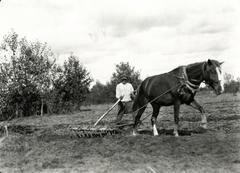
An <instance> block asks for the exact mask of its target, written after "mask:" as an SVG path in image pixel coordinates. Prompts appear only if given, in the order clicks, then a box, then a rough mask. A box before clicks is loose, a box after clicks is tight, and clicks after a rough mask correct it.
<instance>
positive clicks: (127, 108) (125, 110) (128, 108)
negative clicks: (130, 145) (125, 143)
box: [116, 101, 133, 123]
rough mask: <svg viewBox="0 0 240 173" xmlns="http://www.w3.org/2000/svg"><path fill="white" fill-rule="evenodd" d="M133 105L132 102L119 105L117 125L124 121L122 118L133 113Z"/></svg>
mask: <svg viewBox="0 0 240 173" xmlns="http://www.w3.org/2000/svg"><path fill="white" fill-rule="evenodd" d="M132 105H133V102H132V101H130V102H119V103H118V113H117V118H116V123H119V122H121V121H122V117H123V115H124V114H129V113H132Z"/></svg>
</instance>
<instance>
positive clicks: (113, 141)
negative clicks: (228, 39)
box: [0, 93, 240, 173]
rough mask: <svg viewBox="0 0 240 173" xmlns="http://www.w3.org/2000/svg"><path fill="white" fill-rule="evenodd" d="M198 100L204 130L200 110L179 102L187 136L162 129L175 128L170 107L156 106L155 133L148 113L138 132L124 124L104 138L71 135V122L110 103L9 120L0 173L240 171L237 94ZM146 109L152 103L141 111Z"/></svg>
mask: <svg viewBox="0 0 240 173" xmlns="http://www.w3.org/2000/svg"><path fill="white" fill-rule="evenodd" d="M199 94H200V93H199ZM196 100H198V101H199V103H200V104H201V105H202V106H203V107H204V108H205V110H206V115H207V117H208V122H209V123H208V130H207V131H203V130H202V129H201V128H200V126H199V125H200V113H199V112H198V111H197V110H194V109H192V108H190V107H187V106H185V105H183V106H182V107H181V116H180V117H181V118H180V130H181V131H182V132H184V134H191V135H183V136H180V137H174V136H172V135H171V134H168V133H166V132H171V130H172V129H173V109H172V107H164V108H162V109H161V110H160V115H159V117H158V123H157V127H158V130H159V132H160V135H159V136H157V137H156V136H155V137H154V136H152V132H151V127H150V117H148V118H147V119H146V120H144V122H143V124H142V125H141V129H144V130H143V131H142V132H141V133H142V134H141V135H139V136H136V137H133V136H132V135H131V129H129V130H127V128H125V130H124V131H123V133H122V134H118V135H115V136H107V137H104V138H77V137H75V136H72V133H71V132H70V131H69V130H68V127H69V125H80V126H88V125H92V124H94V123H95V122H96V121H97V119H98V118H99V117H100V116H101V115H102V114H103V113H104V112H106V111H107V110H108V109H109V108H110V107H111V105H99V106H91V107H88V108H86V109H83V110H82V111H81V112H78V113H75V114H70V115H52V116H49V115H45V116H43V117H40V116H32V117H28V118H19V119H15V120H12V121H10V122H8V123H9V124H8V127H9V135H8V136H7V137H5V136H4V134H3V133H2V132H3V129H1V133H0V134H1V138H0V172H1V173H14V172H16V173H18V172H23V173H25V172H27V173H28V172H34V173H35V172H49V173H54V172H60V173H65V172H66V173H69V172H72V173H74V172H76V173H79V172H82V173H84V172H85V173H91V172H93V173H95V172H97V173H110V172H111V173H112V172H115V173H126V172H134V173H135V172H136V173H146V172H150V173H163V172H171V173H172V172H189V173H193V172H201V173H202V172H214V173H215V172H223V173H226V172H227V173H228V172H240V95H238V96H233V95H232V94H222V95H220V96H215V95H214V94H208V95H197V98H196ZM149 113H151V107H149V108H148V109H147V110H146V112H145V114H144V115H145V116H146V115H148V114H149ZM144 115H143V117H144ZM115 116H116V110H115V109H114V110H113V111H111V113H110V114H109V115H107V116H106V118H105V119H103V121H102V122H101V123H100V126H101V125H109V124H110V122H111V121H112V120H114V119H115ZM124 118H125V119H130V118H131V116H130V115H126V116H125V117H124ZM2 125H3V123H2Z"/></svg>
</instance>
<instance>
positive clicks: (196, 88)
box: [182, 66, 199, 93]
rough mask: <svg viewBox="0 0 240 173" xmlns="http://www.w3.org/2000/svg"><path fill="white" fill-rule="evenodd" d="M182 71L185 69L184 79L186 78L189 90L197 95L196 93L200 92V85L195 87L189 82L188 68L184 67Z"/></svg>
mask: <svg viewBox="0 0 240 173" xmlns="http://www.w3.org/2000/svg"><path fill="white" fill-rule="evenodd" d="M182 69H183V78H184V81H185V85H186V86H187V88H188V89H189V90H190V91H192V93H195V92H197V91H199V85H195V84H193V83H191V82H190V81H189V80H188V75H187V71H186V69H187V67H186V66H182ZM191 80H194V79H191ZM196 81H197V80H196Z"/></svg>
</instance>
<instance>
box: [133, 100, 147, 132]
mask: <svg viewBox="0 0 240 173" xmlns="http://www.w3.org/2000/svg"><path fill="white" fill-rule="evenodd" d="M140 100H141V99H140ZM146 107H147V100H146V99H143V100H142V101H140V103H139V104H138V110H135V111H137V115H136V116H135V121H134V125H133V135H134V136H136V135H137V134H138V125H139V122H140V118H141V116H142V114H143V112H144V111H145V109H146Z"/></svg>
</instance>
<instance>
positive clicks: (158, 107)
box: [151, 103, 160, 136]
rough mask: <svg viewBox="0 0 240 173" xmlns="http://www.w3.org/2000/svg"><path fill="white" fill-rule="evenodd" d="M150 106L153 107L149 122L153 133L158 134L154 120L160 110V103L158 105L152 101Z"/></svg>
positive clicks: (155, 120)
mask: <svg viewBox="0 0 240 173" xmlns="http://www.w3.org/2000/svg"><path fill="white" fill-rule="evenodd" d="M152 107H153V114H152V118H151V123H152V129H153V135H154V136H158V131H157V126H156V122H157V116H158V114H159V110H160V105H158V104H156V103H152Z"/></svg>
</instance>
